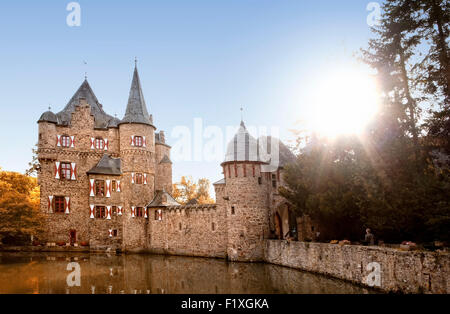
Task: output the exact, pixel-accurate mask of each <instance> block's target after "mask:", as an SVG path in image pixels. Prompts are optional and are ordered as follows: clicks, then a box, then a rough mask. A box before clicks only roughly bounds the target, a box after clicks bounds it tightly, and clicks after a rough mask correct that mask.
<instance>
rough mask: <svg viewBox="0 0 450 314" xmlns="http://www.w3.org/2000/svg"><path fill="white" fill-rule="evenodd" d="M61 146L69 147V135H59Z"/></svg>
mask: <svg viewBox="0 0 450 314" xmlns="http://www.w3.org/2000/svg"><path fill="white" fill-rule="evenodd" d="M61 146H62V147H70V137H69V136H67V135H63V136H61Z"/></svg>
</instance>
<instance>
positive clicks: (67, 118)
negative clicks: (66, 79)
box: [56, 79, 114, 129]
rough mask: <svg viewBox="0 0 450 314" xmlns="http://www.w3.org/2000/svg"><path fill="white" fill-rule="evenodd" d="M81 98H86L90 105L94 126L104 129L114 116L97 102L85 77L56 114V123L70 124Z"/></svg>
mask: <svg viewBox="0 0 450 314" xmlns="http://www.w3.org/2000/svg"><path fill="white" fill-rule="evenodd" d="M81 98H84V99H86V102H87V103H88V104H89V105H90V106H91V114H92V115H93V116H94V119H95V123H94V126H95V128H99V129H106V128H107V127H108V124H109V122H110V121H111V120H113V119H114V118H113V117H112V116H110V115H109V114H107V113H106V112H105V111H103V108H102V105H101V104H100V103H99V101H98V99H97V97H96V96H95V94H94V92H93V91H92V88H91V86H90V85H89V83H88V81H87V80H86V79H85V80H84V82H83V83H82V84H81V86H80V88H78V90H77V91H76V93H75V94H74V95H73V97H72V98H71V99H70V101H69V102H68V104H67V105H66V107H64V109H63V110H62V111H60V112H58V113H57V114H56V116H57V119H58V124H60V125H70V123H71V121H72V113H73V112H75V107H76V106H78V105H79V104H80V99H81Z"/></svg>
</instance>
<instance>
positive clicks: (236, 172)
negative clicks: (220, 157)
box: [234, 164, 238, 178]
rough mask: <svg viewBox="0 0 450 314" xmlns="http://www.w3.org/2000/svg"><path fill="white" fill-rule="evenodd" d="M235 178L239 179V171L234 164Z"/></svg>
mask: <svg viewBox="0 0 450 314" xmlns="http://www.w3.org/2000/svg"><path fill="white" fill-rule="evenodd" d="M234 176H235V177H236V178H237V177H238V171H237V165H236V164H234Z"/></svg>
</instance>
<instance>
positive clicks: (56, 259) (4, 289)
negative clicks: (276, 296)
mask: <svg viewBox="0 0 450 314" xmlns="http://www.w3.org/2000/svg"><path fill="white" fill-rule="evenodd" d="M78 266H79V267H78ZM77 268H78V269H79V270H80V277H79V278H80V281H79V286H78V283H77V282H76V277H74V276H72V275H74V274H75V273H74V270H76V269H77ZM74 285H75V286H74ZM0 293H2V294H3V293H45V294H48V293H58V294H66V293H74V294H75V293H95V294H105V293H113V294H117V293H143V294H146V293H151V294H161V293H175V294H178V293H194V294H197V293H206V294H215V293H226V294H228V293H244V294H264V293H267V294H273V293H299V294H303V293H314V294H317V293H371V291H370V290H368V289H365V288H362V287H359V286H355V285H352V284H350V283H347V282H343V281H340V280H335V279H330V278H326V277H323V276H319V275H314V274H310V273H305V272H301V271H298V270H294V269H289V268H285V267H280V266H274V265H268V264H245V263H227V262H226V261H224V260H216V259H204V258H191V257H177V256H159V255H107V254H81V253H80V254H78V253H71V254H69V253H2V252H0Z"/></svg>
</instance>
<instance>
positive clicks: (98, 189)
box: [95, 180, 105, 197]
mask: <svg viewBox="0 0 450 314" xmlns="http://www.w3.org/2000/svg"><path fill="white" fill-rule="evenodd" d="M95 196H101V197H103V196H105V181H103V180H95Z"/></svg>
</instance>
